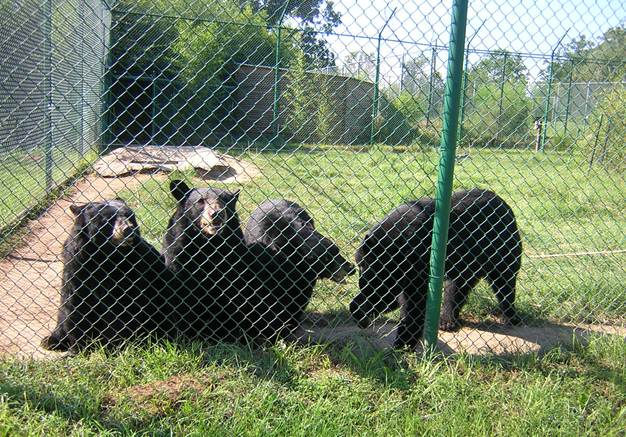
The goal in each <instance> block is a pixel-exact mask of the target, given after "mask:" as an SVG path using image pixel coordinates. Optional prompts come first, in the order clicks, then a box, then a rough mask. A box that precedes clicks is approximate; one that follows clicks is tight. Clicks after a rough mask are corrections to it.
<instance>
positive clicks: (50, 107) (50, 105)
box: [44, 0, 54, 191]
mask: <svg viewBox="0 0 626 437" xmlns="http://www.w3.org/2000/svg"><path fill="white" fill-rule="evenodd" d="M46 12H47V15H48V16H47V17H46V18H47V20H48V23H47V26H46V27H47V31H48V32H47V33H48V34H47V35H46V37H47V40H46V68H47V70H48V71H46V74H47V78H46V83H47V85H48V87H47V88H48V90H47V91H48V95H47V99H46V100H47V109H46V118H47V120H46V121H47V125H48V134H47V136H46V143H45V150H44V154H45V173H46V191H50V190H51V189H52V184H53V180H52V166H53V165H54V163H53V157H52V143H53V141H54V133H53V129H54V128H53V125H54V120H53V111H54V100H53V97H52V86H53V84H52V0H48V2H47V10H46Z"/></svg>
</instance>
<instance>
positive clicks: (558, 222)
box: [120, 146, 626, 324]
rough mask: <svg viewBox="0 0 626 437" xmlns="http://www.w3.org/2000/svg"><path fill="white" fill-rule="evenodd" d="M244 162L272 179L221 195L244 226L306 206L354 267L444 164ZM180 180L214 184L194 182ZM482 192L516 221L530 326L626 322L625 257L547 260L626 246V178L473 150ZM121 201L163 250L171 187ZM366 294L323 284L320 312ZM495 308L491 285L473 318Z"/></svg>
mask: <svg viewBox="0 0 626 437" xmlns="http://www.w3.org/2000/svg"><path fill="white" fill-rule="evenodd" d="M242 158H244V159H247V160H248V161H251V162H254V163H255V164H256V165H257V166H259V167H260V168H261V169H262V170H263V175H262V176H260V177H257V178H255V179H254V180H253V181H251V182H249V183H246V184H244V185H241V186H239V185H235V186H234V185H232V184H230V185H229V184H219V183H213V184H211V185H214V186H218V187H221V188H226V189H236V188H241V189H242V193H241V195H240V203H239V211H240V215H241V219H242V221H243V222H244V223H245V221H246V220H247V219H248V216H249V214H250V213H251V211H252V210H253V209H254V208H255V207H256V205H258V204H259V203H261V202H262V201H263V200H265V199H268V198H274V199H275V198H287V199H291V200H295V201H297V202H298V203H300V204H301V205H302V206H304V207H305V208H306V209H307V210H308V211H309V212H310V213H311V214H312V216H313V217H314V219H315V220H316V226H317V227H318V228H319V229H320V230H321V232H322V233H324V234H326V235H328V236H329V237H331V238H332V239H333V240H334V241H336V242H337V244H338V245H339V246H340V248H341V249H342V253H343V255H344V256H345V257H346V258H349V259H352V258H353V254H354V252H355V250H356V248H357V247H358V244H359V242H360V239H361V238H362V237H363V235H364V233H365V232H366V230H367V229H368V228H369V227H370V226H371V225H372V224H373V223H375V222H376V221H378V220H380V218H381V217H383V216H384V215H385V214H386V213H387V212H388V211H389V210H391V209H392V208H393V207H394V206H396V205H398V204H399V203H401V202H403V201H406V200H409V199H414V198H418V197H421V196H432V195H433V194H434V186H435V181H436V174H437V154H436V153H435V152H432V151H428V150H422V149H415V150H413V149H411V148H409V149H393V148H389V147H385V146H379V147H373V148H371V149H368V150H359V149H348V148H338V147H324V146H319V147H294V148H288V149H285V150H282V151H278V152H276V151H274V152H263V153H259V152H252V151H250V152H247V153H245V154H243V155H242ZM581 159H584V158H581ZM172 177H184V178H186V179H188V180H189V181H190V183H192V184H194V185H196V186H202V185H207V183H206V182H204V181H201V180H197V179H193V178H192V175H191V174H182V175H180V174H179V175H175V176H172ZM476 186H478V187H484V188H490V189H492V190H494V191H495V192H497V193H499V194H500V195H501V196H502V197H503V198H504V199H505V200H506V201H507V202H508V203H509V204H510V205H511V206H512V208H513V209H514V211H515V213H516V216H517V219H518V224H519V227H520V229H521V232H522V238H523V242H524V253H525V255H526V256H525V257H524V259H523V267H522V271H521V274H520V277H519V285H518V306H519V308H520V310H521V311H522V313H523V314H524V316H525V318H526V321H528V322H530V323H534V322H536V321H539V320H540V319H544V318H550V319H552V320H555V321H561V322H565V321H568V322H570V321H571V322H603V323H616V324H619V323H624V320H625V318H624V313H626V311H625V308H626V293H624V287H623V284H624V283H625V282H626V271H625V269H624V265H626V253H621V254H609V255H606V256H598V255H597V256H574V257H569V256H564V257H557V258H545V259H544V258H537V256H542V255H544V254H564V253H575V252H589V251H611V250H617V249H624V248H626V235H625V234H624V231H623V230H624V229H626V204H625V203H624V192H626V184H625V182H624V179H623V178H621V177H620V176H619V175H616V174H613V173H610V172H606V171H604V170H597V171H596V172H594V173H592V174H587V170H586V167H585V166H581V165H580V162H578V161H577V160H576V159H573V158H572V157H571V156H570V155H567V156H563V155H560V154H549V153H545V154H541V155H536V154H534V153H532V152H525V151H516V150H503V151H498V150H472V152H471V155H470V158H469V159H465V160H463V161H461V162H460V163H458V164H457V166H456V170H455V188H456V189H458V188H471V187H476ZM120 196H121V197H123V198H124V199H125V200H127V201H128V202H129V204H130V205H131V206H132V207H133V208H134V209H135V210H136V212H137V215H138V218H139V220H140V224H141V226H142V230H143V233H144V236H146V237H147V238H148V239H149V240H150V241H151V242H152V243H154V244H155V245H157V246H160V243H161V238H162V236H163V234H164V232H165V228H166V226H167V221H168V219H169V217H170V215H171V214H172V212H173V210H174V200H173V198H172V197H171V195H170V194H169V190H168V181H157V180H149V181H147V182H145V183H144V184H143V185H139V186H137V187H134V188H132V190H127V191H124V192H122V193H120ZM356 292H357V278H356V277H352V278H350V280H349V281H348V283H347V284H345V285H335V284H332V283H327V282H326V281H324V282H323V283H321V284H320V286H318V289H317V291H316V294H315V297H314V299H313V302H312V307H311V308H312V309H314V310H318V311H325V312H328V311H331V312H340V311H341V310H342V309H345V308H346V305H347V303H348V302H349V301H350V299H351V297H352V296H354V294H355V293H356ZM494 305H495V300H494V298H493V294H492V293H491V292H490V291H489V290H488V289H487V287H486V286H485V285H484V284H482V285H481V286H480V287H479V289H478V290H477V292H476V293H474V294H472V296H471V299H470V302H469V305H468V306H467V307H466V310H465V311H466V315H467V316H470V317H474V318H478V319H484V318H486V317H489V313H490V311H491V308H492V307H493V306H494Z"/></svg>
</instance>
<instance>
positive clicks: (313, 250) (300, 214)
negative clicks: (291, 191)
mask: <svg viewBox="0 0 626 437" xmlns="http://www.w3.org/2000/svg"><path fill="white" fill-rule="evenodd" d="M258 211H259V212H260V213H261V214H260V217H255V214H253V216H252V217H251V219H250V221H249V222H248V224H247V226H246V238H249V239H250V240H251V241H250V242H253V241H255V240H256V241H261V242H262V243H263V244H264V245H265V246H267V247H269V248H270V249H272V250H273V251H275V252H278V253H280V254H282V255H283V256H285V257H287V258H290V259H292V260H294V259H295V260H301V262H303V263H304V264H305V265H307V266H308V267H309V268H310V269H311V270H312V271H313V272H315V274H316V276H317V277H318V278H322V279H331V280H332V281H335V282H343V281H344V279H345V278H346V276H349V275H353V274H354V273H355V271H356V269H355V267H354V265H353V264H352V263H350V262H348V261H347V260H346V259H345V258H344V257H343V256H341V254H340V252H339V248H338V247H337V245H336V244H335V243H333V242H332V241H331V240H330V239H328V238H326V237H325V236H324V235H322V234H320V233H319V232H318V231H317V230H316V229H315V223H314V221H313V218H312V217H311V216H310V215H309V213H308V212H307V211H306V210H305V209H304V208H302V207H301V206H300V205H298V204H297V203H295V202H291V201H288V200H268V201H267V202H265V203H263V204H262V205H261V206H260V207H259V209H258ZM255 213H256V212H255Z"/></svg>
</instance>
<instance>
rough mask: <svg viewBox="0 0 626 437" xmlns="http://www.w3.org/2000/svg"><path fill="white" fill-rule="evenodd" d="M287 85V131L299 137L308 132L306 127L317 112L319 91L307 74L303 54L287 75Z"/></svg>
mask: <svg viewBox="0 0 626 437" xmlns="http://www.w3.org/2000/svg"><path fill="white" fill-rule="evenodd" d="M285 79H286V82H287V85H286V87H285V92H284V99H285V106H286V107H285V109H284V113H285V114H286V115H285V118H286V124H285V129H286V130H287V132H288V133H289V134H290V135H294V136H298V135H299V134H303V133H304V132H306V128H305V127H306V126H307V125H308V124H309V121H310V120H311V118H312V114H314V112H315V108H316V104H315V103H316V102H315V100H316V99H315V97H316V96H317V90H316V89H315V87H314V84H313V82H312V81H311V80H310V77H309V75H308V74H307V72H306V59H305V56H304V53H303V52H301V51H300V52H297V53H296V55H295V56H294V59H293V60H292V62H291V64H290V65H289V71H288V72H287V73H286V74H285Z"/></svg>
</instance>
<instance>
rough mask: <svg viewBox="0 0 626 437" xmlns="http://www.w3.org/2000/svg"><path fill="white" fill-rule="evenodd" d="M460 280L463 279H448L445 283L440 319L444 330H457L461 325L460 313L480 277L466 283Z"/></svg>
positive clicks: (440, 325)
mask: <svg viewBox="0 0 626 437" xmlns="http://www.w3.org/2000/svg"><path fill="white" fill-rule="evenodd" d="M460 282H461V280H460V279H457V280H447V281H446V283H445V288H444V302H443V307H442V310H441V317H440V319H439V329H441V330H442V331H457V330H458V329H459V328H460V327H461V323H460V321H459V314H460V313H461V309H462V308H463V305H465V302H467V297H468V296H469V294H470V291H471V290H472V288H474V286H475V285H476V283H477V282H478V278H475V277H474V278H472V279H471V280H469V281H466V282H465V283H460Z"/></svg>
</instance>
